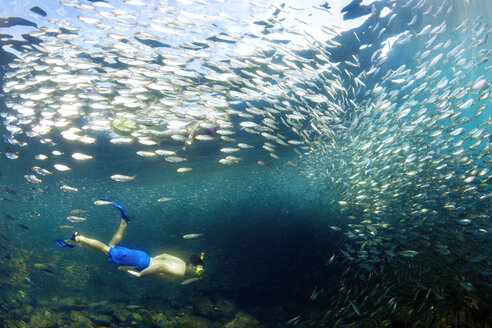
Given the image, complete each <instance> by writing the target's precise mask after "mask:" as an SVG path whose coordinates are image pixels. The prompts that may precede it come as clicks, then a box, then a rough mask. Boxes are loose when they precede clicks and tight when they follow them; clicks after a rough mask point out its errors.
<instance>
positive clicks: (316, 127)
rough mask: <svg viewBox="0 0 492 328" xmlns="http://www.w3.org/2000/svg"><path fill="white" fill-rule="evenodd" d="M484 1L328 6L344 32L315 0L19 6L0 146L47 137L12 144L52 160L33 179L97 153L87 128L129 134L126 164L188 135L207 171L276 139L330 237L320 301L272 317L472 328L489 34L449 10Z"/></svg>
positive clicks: (184, 152) (116, 138)
mask: <svg viewBox="0 0 492 328" xmlns="http://www.w3.org/2000/svg"><path fill="white" fill-rule="evenodd" d="M485 2H487V1H485V0H483V1H474V2H473V1H471V2H466V1H465V2H463V3H462V2H461V1H452V0H444V1H432V0H410V1H396V0H393V1H391V0H390V1H375V2H374V3H372V4H370V5H367V4H361V3H360V2H358V1H353V2H352V3H351V4H350V5H348V6H347V7H346V8H344V10H343V12H346V14H345V16H346V18H347V19H350V18H354V17H351V15H355V16H356V17H357V16H365V20H364V22H363V25H362V26H360V27H357V28H352V29H347V30H343V29H341V28H339V27H335V26H330V25H325V24H319V22H317V21H316V20H315V18H319V17H320V15H324V16H321V17H330V15H332V14H333V13H332V10H331V9H330V5H329V4H328V3H325V4H324V5H319V4H317V5H316V6H306V8H304V7H302V8H296V7H294V6H289V5H286V4H285V3H281V4H279V5H276V4H269V5H262V4H261V3H260V2H258V3H256V2H253V1H246V2H244V3H241V4H242V5H244V11H245V13H246V15H249V17H248V18H247V19H246V18H244V17H240V16H237V17H231V16H230V15H228V14H226V13H225V12H220V13H215V12H211V11H210V10H209V8H208V7H207V4H206V3H202V2H197V3H195V4H194V6H186V4H183V5H182V6H180V5H172V4H168V3H164V2H162V3H159V4H156V5H150V4H149V5H147V4H146V3H144V2H141V1H138V0H128V1H124V2H123V4H121V5H120V6H117V5H116V4H113V2H111V1H110V2H103V1H94V2H91V3H89V2H87V3H85V2H84V3H83V4H82V2H79V1H73V0H60V5H61V6H62V7H63V8H65V9H66V10H69V11H70V12H71V13H74V17H77V18H76V19H75V18H74V19H73V20H71V21H70V20H68V19H64V18H62V17H57V18H49V17H50V13H48V14H47V13H46V12H44V10H42V9H40V8H39V7H36V8H37V9H35V10H32V11H33V12H34V13H38V14H39V15H40V16H43V17H44V16H46V15H47V17H48V18H43V19H44V23H45V24H44V25H41V26H38V27H37V29H36V30H35V31H31V32H29V33H28V34H26V35H25V36H24V39H25V40H29V41H30V44H29V46H24V47H21V48H19V47H17V48H16V47H15V46H14V43H12V45H11V46H12V47H13V48H14V49H16V50H17V52H15V55H16V58H15V59H14V60H12V61H11V62H10V63H9V64H8V67H7V71H6V73H5V75H4V84H3V90H4V92H5V93H6V96H5V102H6V107H7V108H6V110H4V111H3V113H2V114H1V116H2V121H3V124H4V127H5V131H6V132H5V136H4V140H6V142H7V143H8V148H7V149H6V150H5V151H4V153H3V156H5V158H6V159H8V160H9V161H20V160H21V158H22V157H23V149H29V147H27V146H31V144H34V145H35V146H36V145H37V146H39V143H41V144H43V146H45V145H48V146H51V148H52V151H51V153H47V154H39V153H37V154H35V155H33V154H34V153H33V152H30V154H29V156H33V158H32V159H34V160H35V161H36V162H37V163H40V164H39V165H42V164H43V163H48V162H49V163H51V164H50V165H52V167H45V168H43V167H40V166H32V167H31V168H30V170H27V171H26V172H23V174H22V175H23V177H24V179H25V180H26V181H27V182H28V183H29V185H30V186H31V187H30V190H31V191H32V192H33V193H44V190H43V189H40V188H39V186H42V184H43V183H44V179H45V178H44V176H47V177H48V176H51V175H57V174H60V175H62V174H69V173H70V172H73V171H74V170H75V167H70V166H68V165H66V164H68V162H67V160H68V159H70V163H72V162H71V159H74V160H76V161H79V162H91V161H97V160H98V158H97V156H95V155H93V154H91V153H90V151H89V150H90V149H91V148H89V147H91V145H92V146H98V145H99V143H100V142H101V141H100V140H101V139H103V140H106V139H107V140H109V145H110V147H125V145H128V144H133V145H134V146H135V145H138V147H139V150H137V151H136V152H135V154H134V160H136V161H137V160H148V161H152V160H156V158H157V159H160V160H161V162H162V164H163V165H174V166H173V169H172V170H170V172H172V173H173V174H177V173H179V174H181V173H183V174H181V176H183V177H186V176H189V175H193V174H196V171H197V170H195V167H197V166H199V164H200V163H197V162H193V161H192V160H188V158H191V157H190V156H189V155H190V154H191V153H193V152H194V151H198V150H201V149H205V150H206V155H207V157H208V158H212V159H213V161H214V162H216V163H217V167H220V165H221V164H222V165H245V164H244V163H245V162H247V161H246V160H245V159H248V157H247V156H250V155H247V154H253V155H251V156H250V157H254V158H249V159H250V160H251V161H250V162H253V163H257V164H258V165H259V166H263V167H271V165H272V162H274V161H275V160H277V159H280V158H281V157H282V156H283V155H284V154H286V153H288V152H286V151H285V150H289V149H294V151H295V152H296V154H297V155H298V158H297V159H295V160H294V159H293V158H292V156H289V158H290V159H291V160H292V161H290V160H289V161H288V164H289V165H291V166H293V167H295V168H296V169H298V170H299V172H300V173H301V174H304V175H305V176H307V177H309V178H310V180H311V181H312V183H313V184H315V185H318V186H319V185H325V186H326V198H325V201H326V204H327V205H329V207H330V208H331V213H330V215H333V216H334V217H340V224H339V225H334V226H331V229H332V230H333V231H335V232H337V233H339V234H343V235H344V236H345V237H346V243H345V244H344V245H342V246H341V247H340V249H339V250H338V251H337V252H335V253H334V254H333V253H330V254H327V255H326V259H324V260H325V261H326V262H325V264H326V266H327V267H329V266H337V267H344V268H345V269H344V270H343V271H342V272H341V273H340V276H339V277H337V278H336V284H335V286H333V284H331V282H332V281H330V283H328V282H327V283H326V284H325V285H323V286H321V284H320V285H319V286H317V287H316V288H315V289H314V290H313V291H312V293H311V291H309V292H307V293H308V294H309V293H310V295H311V296H310V297H308V298H309V299H310V301H312V302H315V303H316V305H317V306H318V307H317V308H318V309H321V308H322V309H325V310H324V311H321V312H319V313H317V315H311V317H309V318H308V317H306V316H304V315H297V314H296V315H293V316H292V319H290V320H288V321H286V322H285V325H286V326H296V325H297V326H300V327H315V326H316V327H321V326H330V327H351V326H357V327H387V326H390V325H391V324H394V325H395V326H397V323H399V322H402V323H404V324H405V326H411V327H422V326H429V327H431V326H436V327H437V326H447V327H467V326H470V327H472V326H474V324H473V323H472V322H477V325H478V324H482V323H485V325H486V324H487V323H488V324H489V325H490V324H491V320H492V319H491V314H490V308H492V305H491V304H492V299H491V295H492V267H491V265H492V260H491V259H492V241H491V240H492V239H491V238H490V235H491V233H492V231H491V215H492V213H491V209H492V206H491V204H492V189H491V187H490V183H491V179H492V171H491V162H492V159H491V147H492V145H491V133H492V129H491V123H492V114H491V110H490V105H491V104H490V100H491V97H490V92H491V81H490V69H491V66H490V62H489V61H488V59H489V57H490V55H491V47H490V42H489V41H488V36H489V34H491V33H492V31H491V29H490V26H489V22H490V10H489V12H487V13H485V12H484V13H483V15H485V17H482V16H478V15H476V17H475V16H473V17H466V16H465V14H464V13H467V12H478V10H483V8H488V9H490V8H489V7H487V4H485ZM333 5H334V4H333ZM357 11H360V14H357V13H356V12H357ZM336 14H338V13H336ZM487 15H488V16H487ZM311 20H312V21H311ZM8 22H9V20H8V19H6V20H4V22H3V24H7V23H8ZM24 25H26V24H24ZM27 25H29V24H27ZM313 26H314V27H313ZM2 40H3V41H2V42H4V43H2V44H7V45H9V41H8V37H6V38H4V39H2ZM5 40H7V41H5ZM62 142H63V143H74V144H76V145H77V151H75V149H74V152H72V153H64V152H62V151H61V150H60V149H59V148H57V147H58V146H59V143H62ZM35 146H33V147H35ZM105 146H107V143H105ZM140 147H141V149H140ZM92 149H93V148H92ZM62 150H63V149H62ZM26 153H29V152H26ZM290 153H291V154H290V155H293V153H292V152H290ZM245 154H246V155H245ZM285 157H287V156H285ZM46 160H48V161H47V162H44V161H46ZM167 163H171V164H167ZM46 165H48V164H46ZM65 171H70V172H65ZM63 172H65V173H63ZM137 176H138V172H123V171H122V172H113V174H112V175H108V179H110V178H111V179H113V180H114V181H117V182H128V184H130V183H134V182H135V181H136V179H138V177H137ZM48 178H49V177H48ZM58 187H59V188H60V189H61V191H62V193H63V192H65V193H67V194H70V193H77V192H78V190H79V189H78V188H76V187H79V186H76V187H71V186H68V185H65V184H59V186H58ZM6 192H8V193H10V192H9V190H8V189H7V190H6ZM12 192H15V191H13V190H12ZM171 200H175V198H173V197H161V198H159V199H157V201H156V200H155V199H153V200H152V201H153V202H158V203H167V202H169V201H171ZM7 201H9V199H7ZM97 202H99V203H97ZM97 202H96V203H95V204H96V205H105V204H106V203H104V202H102V201H97ZM171 204H172V203H171ZM106 205H107V204H106ZM29 213H30V214H29V215H31V216H33V217H34V216H39V215H40V213H38V212H29ZM67 219H68V220H69V221H71V222H79V221H85V219H86V217H78V216H68V217H67ZM19 227H20V228H21V229H24V230H28V229H29V227H27V226H25V225H22V224H19ZM64 227H66V226H64ZM201 235H202V234H195V233H193V234H189V235H184V236H183V238H185V239H192V238H196V237H199V236H201ZM190 236H191V237H190ZM189 282H191V281H189ZM482 326H483V324H482Z"/></svg>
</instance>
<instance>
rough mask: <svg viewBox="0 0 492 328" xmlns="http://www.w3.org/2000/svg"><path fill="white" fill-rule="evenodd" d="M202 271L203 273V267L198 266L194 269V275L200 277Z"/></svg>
mask: <svg viewBox="0 0 492 328" xmlns="http://www.w3.org/2000/svg"><path fill="white" fill-rule="evenodd" d="M203 271H205V270H204V269H203V265H198V266H197V267H196V268H195V273H196V274H197V276H199V275H201V274H202V273H203Z"/></svg>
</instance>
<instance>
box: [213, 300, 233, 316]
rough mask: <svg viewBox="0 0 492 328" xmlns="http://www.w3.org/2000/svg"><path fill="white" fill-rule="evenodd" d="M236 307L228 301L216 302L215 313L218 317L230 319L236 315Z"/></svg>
mask: <svg viewBox="0 0 492 328" xmlns="http://www.w3.org/2000/svg"><path fill="white" fill-rule="evenodd" d="M236 310H237V309H236V306H235V305H234V303H232V302H231V301H228V300H218V301H217V302H216V303H215V312H216V314H217V316H218V317H222V318H226V319H230V318H232V317H233V316H234V314H235V313H236Z"/></svg>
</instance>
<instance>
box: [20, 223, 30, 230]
mask: <svg viewBox="0 0 492 328" xmlns="http://www.w3.org/2000/svg"><path fill="white" fill-rule="evenodd" d="M18 226H19V227H20V228H21V229H23V230H29V227H28V226H25V225H23V224H20V223H19V224H18Z"/></svg>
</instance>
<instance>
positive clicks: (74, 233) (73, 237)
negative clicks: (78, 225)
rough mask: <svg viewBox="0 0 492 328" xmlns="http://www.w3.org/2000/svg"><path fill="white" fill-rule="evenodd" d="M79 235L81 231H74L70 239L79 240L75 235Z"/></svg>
mask: <svg viewBox="0 0 492 328" xmlns="http://www.w3.org/2000/svg"><path fill="white" fill-rule="evenodd" d="M78 235H79V233H78V232H77V231H74V232H73V234H72V237H70V240H73V241H75V242H77V241H76V240H75V237H77V236H78Z"/></svg>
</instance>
